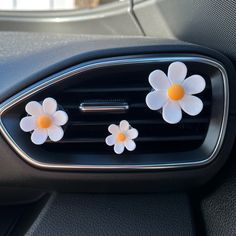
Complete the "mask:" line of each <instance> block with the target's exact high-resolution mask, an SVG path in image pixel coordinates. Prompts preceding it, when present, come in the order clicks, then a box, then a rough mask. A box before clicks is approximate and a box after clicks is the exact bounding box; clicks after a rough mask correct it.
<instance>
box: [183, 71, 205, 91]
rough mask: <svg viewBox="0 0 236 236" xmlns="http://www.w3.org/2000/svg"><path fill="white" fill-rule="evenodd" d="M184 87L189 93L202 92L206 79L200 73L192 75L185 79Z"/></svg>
mask: <svg viewBox="0 0 236 236" xmlns="http://www.w3.org/2000/svg"><path fill="white" fill-rule="evenodd" d="M183 87H184V90H185V92H186V93H187V94H197V93H201V92H202V91H203V90H204V89H205V87H206V81H205V80H204V79H203V77H202V76H200V75H192V76H190V77H188V78H187V79H185V80H184V82H183Z"/></svg>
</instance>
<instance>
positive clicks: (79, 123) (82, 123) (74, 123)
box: [70, 118, 209, 126]
mask: <svg viewBox="0 0 236 236" xmlns="http://www.w3.org/2000/svg"><path fill="white" fill-rule="evenodd" d="M129 122H130V124H131V125H137V124H140V125H145V124H165V121H164V120H162V119H156V120H129ZM208 122H209V120H208V119H207V118H198V119H194V120H193V119H191V118H183V119H182V121H181V124H196V123H197V124H207V123H208ZM114 123H116V124H118V123H119V120H115V119H114ZM70 125H71V126H100V125H102V126H105V125H108V122H107V121H90V122H87V121H71V122H70Z"/></svg>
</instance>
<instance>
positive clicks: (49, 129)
mask: <svg viewBox="0 0 236 236" xmlns="http://www.w3.org/2000/svg"><path fill="white" fill-rule="evenodd" d="M57 107H58V106H57V102H56V100H55V99H53V98H46V99H44V101H43V103H42V104H40V103H39V102H35V101H32V102H29V103H28V104H27V105H26V106H25V110H26V112H27V113H28V115H29V116H26V117H24V118H22V119H21V121H20V128H21V129H22V130H23V131H25V132H32V134H31V141H32V142H33V143H34V144H36V145H41V144H43V143H44V142H45V141H46V140H47V138H48V137H49V139H50V140H52V141H54V142H57V141H59V140H61V139H62V137H63V135H64V131H63V129H62V128H61V126H62V125H65V124H66V123H67V121H68V115H67V114H66V112H64V111H61V110H57Z"/></svg>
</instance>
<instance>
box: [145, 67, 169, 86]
mask: <svg viewBox="0 0 236 236" xmlns="http://www.w3.org/2000/svg"><path fill="white" fill-rule="evenodd" d="M148 80H149V83H150V84H151V86H152V87H153V88H154V89H155V90H167V89H168V88H169V87H170V82H169V80H168V78H167V76H166V74H165V73H164V72H163V71H161V70H154V71H153V72H152V73H151V74H150V75H149V77H148Z"/></svg>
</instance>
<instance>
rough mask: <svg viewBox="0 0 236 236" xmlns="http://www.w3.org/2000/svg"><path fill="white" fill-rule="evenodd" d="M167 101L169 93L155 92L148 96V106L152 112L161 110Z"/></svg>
mask: <svg viewBox="0 0 236 236" xmlns="http://www.w3.org/2000/svg"><path fill="white" fill-rule="evenodd" d="M166 101H167V92H166V91H165V92H163V91H153V92H150V93H149V94H148V95H147V96H146V104H147V106H148V107H149V108H150V109H151V110H159V109H160V108H162V106H163V105H164V104H165V103H166Z"/></svg>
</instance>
